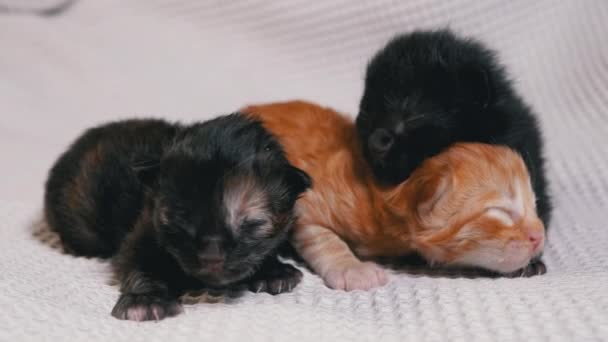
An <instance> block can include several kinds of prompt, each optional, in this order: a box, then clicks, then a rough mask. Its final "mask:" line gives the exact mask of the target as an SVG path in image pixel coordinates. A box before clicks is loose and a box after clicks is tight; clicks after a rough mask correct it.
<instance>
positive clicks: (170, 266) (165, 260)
mask: <svg viewBox="0 0 608 342" xmlns="http://www.w3.org/2000/svg"><path fill="white" fill-rule="evenodd" d="M145 228H146V227H145V226H144V225H143V224H142V225H141V226H136V229H135V230H134V231H133V232H131V233H130V234H129V235H128V236H127V238H126V240H125V241H124V242H123V243H122V245H121V248H120V250H119V252H118V254H117V255H116V256H115V257H114V259H113V260H112V266H113V267H114V271H115V272H116V277H117V279H118V280H119V282H120V292H121V295H120V298H119V299H118V301H117V302H116V305H115V306H114V309H112V316H114V317H116V318H118V319H127V320H133V321H147V320H160V319H163V318H165V317H170V316H175V315H177V314H179V313H180V312H182V311H183V309H182V307H181V305H180V304H179V303H178V294H179V293H178V292H179V291H180V290H179V289H178V288H181V287H180V285H179V284H182V285H181V286H183V285H185V281H184V279H183V273H181V271H180V267H179V265H177V263H176V262H175V261H174V260H173V259H172V258H171V257H170V256H168V255H167V254H166V252H164V251H163V250H161V249H160V248H159V247H158V245H157V242H156V240H155V239H154V237H153V236H152V234H151V233H150V232H151V229H145ZM148 228H149V227H148Z"/></svg>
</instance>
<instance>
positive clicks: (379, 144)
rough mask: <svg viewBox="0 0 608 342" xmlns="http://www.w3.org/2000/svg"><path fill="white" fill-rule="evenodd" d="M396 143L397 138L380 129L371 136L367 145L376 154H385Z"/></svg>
mask: <svg viewBox="0 0 608 342" xmlns="http://www.w3.org/2000/svg"><path fill="white" fill-rule="evenodd" d="M394 142H395V138H394V137H393V134H391V132H389V131H388V130H386V129H384V128H378V129H376V130H375V131H374V132H373V133H372V135H370V137H369V140H368V142H367V143H368V145H369V148H370V150H372V151H373V152H374V153H378V154H384V153H386V152H387V151H388V150H389V149H390V148H391V147H392V146H393V143H394Z"/></svg>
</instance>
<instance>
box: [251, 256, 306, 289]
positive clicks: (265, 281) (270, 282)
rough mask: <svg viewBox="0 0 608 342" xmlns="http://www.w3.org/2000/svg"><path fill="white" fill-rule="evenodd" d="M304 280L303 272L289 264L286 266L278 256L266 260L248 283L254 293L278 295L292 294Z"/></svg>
mask: <svg viewBox="0 0 608 342" xmlns="http://www.w3.org/2000/svg"><path fill="white" fill-rule="evenodd" d="M301 280H302V272H300V270H298V269H297V268H295V267H293V266H292V265H289V264H284V263H282V262H281V261H280V260H278V259H277V257H276V256H273V257H269V258H267V259H266V261H265V262H264V264H263V265H262V267H261V268H260V270H259V271H257V272H256V274H255V275H254V276H253V277H251V279H249V280H248V281H247V287H248V288H249V290H251V291H253V292H268V293H270V294H273V295H276V294H279V293H283V292H290V291H291V290H293V288H294V287H296V285H298V283H300V281H301Z"/></svg>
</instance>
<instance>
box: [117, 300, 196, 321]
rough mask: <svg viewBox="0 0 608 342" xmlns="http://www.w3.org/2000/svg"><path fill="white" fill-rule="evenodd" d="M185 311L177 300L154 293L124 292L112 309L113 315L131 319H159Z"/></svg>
mask: <svg viewBox="0 0 608 342" xmlns="http://www.w3.org/2000/svg"><path fill="white" fill-rule="evenodd" d="M183 311H184V310H183V308H182V306H181V305H180V304H179V303H178V302H177V300H172V299H166V298H161V297H156V296H152V295H136V294H122V295H120V298H118V302H116V305H114V309H112V316H114V317H116V318H118V319H126V320H130V321H152V320H155V321H158V320H161V319H163V318H165V317H171V316H175V315H177V314H179V313H181V312H183Z"/></svg>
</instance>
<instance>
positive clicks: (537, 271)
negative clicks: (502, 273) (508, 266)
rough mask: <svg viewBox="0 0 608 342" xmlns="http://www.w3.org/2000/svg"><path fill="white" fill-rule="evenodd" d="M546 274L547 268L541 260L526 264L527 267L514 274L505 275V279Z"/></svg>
mask: <svg viewBox="0 0 608 342" xmlns="http://www.w3.org/2000/svg"><path fill="white" fill-rule="evenodd" d="M545 273H547V266H546V265H545V263H544V262H542V261H541V260H535V261H532V262H530V263H529V264H528V266H526V267H524V268H522V269H520V270H517V271H515V272H512V273H509V274H507V277H512V278H516V277H525V278H528V277H533V276H536V275H541V274H545Z"/></svg>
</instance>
